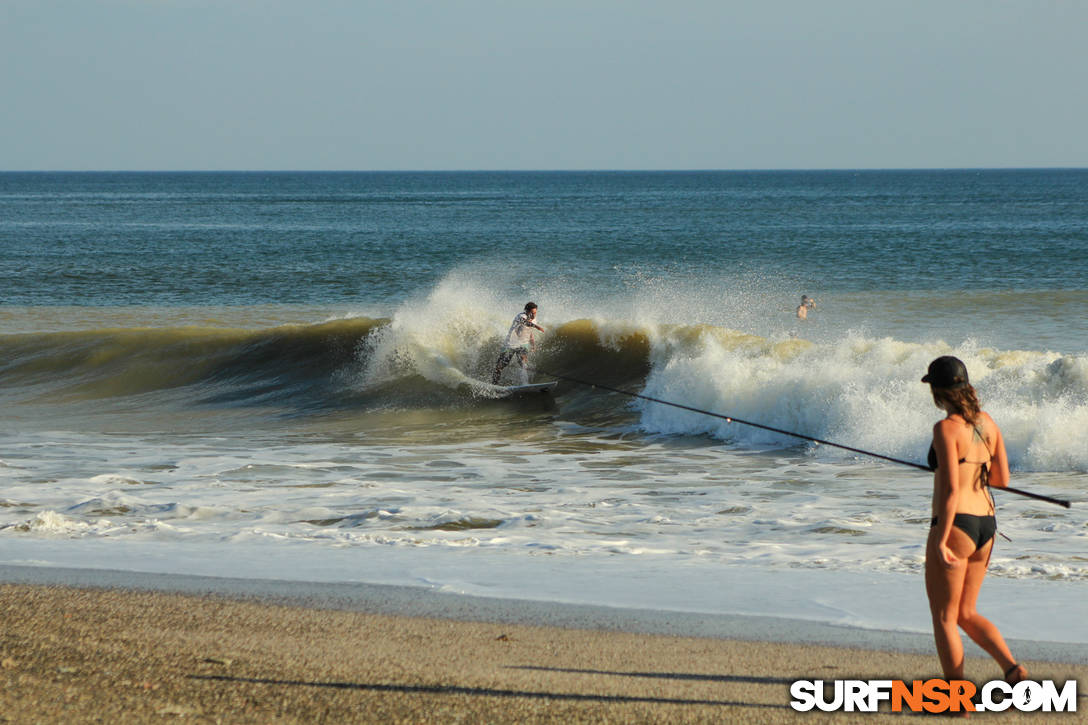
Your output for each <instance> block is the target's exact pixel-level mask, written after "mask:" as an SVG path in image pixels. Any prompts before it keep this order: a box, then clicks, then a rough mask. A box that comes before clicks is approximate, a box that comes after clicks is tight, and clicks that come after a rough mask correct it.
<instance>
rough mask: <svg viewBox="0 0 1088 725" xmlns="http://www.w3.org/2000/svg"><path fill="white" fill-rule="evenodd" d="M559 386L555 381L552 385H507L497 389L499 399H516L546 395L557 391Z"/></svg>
mask: <svg viewBox="0 0 1088 725" xmlns="http://www.w3.org/2000/svg"><path fill="white" fill-rule="evenodd" d="M558 384H559V383H557V382H556V381H554V380H553V381H552V382H550V383H533V384H532V385H507V386H505V387H502V388H497V389H496V395H497V397H499V398H516V397H521V396H525V395H541V394H545V395H546V394H548V393H550V392H552V391H553V390H555V386H556V385H558Z"/></svg>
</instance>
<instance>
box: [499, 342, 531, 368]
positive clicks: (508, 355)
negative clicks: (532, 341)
mask: <svg viewBox="0 0 1088 725" xmlns="http://www.w3.org/2000/svg"><path fill="white" fill-rule="evenodd" d="M528 354H529V348H527V347H508V348H506V349H505V350H503V351H502V354H501V355H499V362H498V367H500V368H504V367H506V366H507V365H509V364H510V361H511V360H513V359H514V356H515V355H528Z"/></svg>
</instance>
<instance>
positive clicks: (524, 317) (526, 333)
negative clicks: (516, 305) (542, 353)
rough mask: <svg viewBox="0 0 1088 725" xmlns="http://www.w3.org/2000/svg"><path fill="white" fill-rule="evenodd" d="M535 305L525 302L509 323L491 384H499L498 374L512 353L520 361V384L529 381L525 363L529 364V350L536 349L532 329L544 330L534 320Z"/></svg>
mask: <svg viewBox="0 0 1088 725" xmlns="http://www.w3.org/2000/svg"><path fill="white" fill-rule="evenodd" d="M536 310H537V306H536V303H535V302H526V303H525V309H524V310H523V311H522V312H519V313H518V314H517V315H515V317H514V322H513V324H511V325H510V332H508V333H506V343H505V344H504V346H503V351H502V353H501V354H500V355H499V359H498V361H497V362H496V363H495V372H493V373H492V374H491V384H492V385H498V384H499V376H500V375H502V371H503V368H505V367H506V366H507V365H509V364H510V361H511V360H512V359H513V358H514V355H517V356H518V359H519V361H520V363H521V375H522V378H523V380H522V384H526V383H528V382H529V373H528V371H527V370H526V365H528V364H529V351H530V350H535V349H536V340H535V339H534V338H533V330H534V329H536V330H540V331H541V332H544V328H543V327H541V326H540V325H538V324H537V322H536Z"/></svg>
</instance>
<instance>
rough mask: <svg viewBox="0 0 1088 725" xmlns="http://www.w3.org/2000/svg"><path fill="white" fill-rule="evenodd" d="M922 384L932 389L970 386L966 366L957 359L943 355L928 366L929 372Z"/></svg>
mask: <svg viewBox="0 0 1088 725" xmlns="http://www.w3.org/2000/svg"><path fill="white" fill-rule="evenodd" d="M922 382H923V383H929V384H930V385H931V386H933V387H934V388H962V387H964V386H966V385H970V384H971V381H970V379H968V377H967V366H966V365H964V364H963V361H962V360H960V359H959V358H958V357H952V356H951V355H943V356H941V357H939V358H937V359H936V360H934V361H933V362H931V363H930V364H929V370H928V371H927V372H926V374H925V377H923V378H922Z"/></svg>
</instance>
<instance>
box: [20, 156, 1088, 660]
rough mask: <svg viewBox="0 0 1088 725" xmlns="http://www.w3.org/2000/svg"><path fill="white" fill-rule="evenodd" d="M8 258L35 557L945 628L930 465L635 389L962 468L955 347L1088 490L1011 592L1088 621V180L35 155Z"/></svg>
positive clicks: (1021, 523) (993, 580) (991, 587)
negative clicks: (511, 393) (951, 413)
mask: <svg viewBox="0 0 1088 725" xmlns="http://www.w3.org/2000/svg"><path fill="white" fill-rule="evenodd" d="M0 249H2V250H3V255H2V256H0V410H2V411H3V416H2V418H0V483H2V488H0V564H7V565H29V566H37V567H76V568H83V569H114V570H126V571H133V572H137V571H139V572H150V573H156V574H168V575H169V574H175V575H186V574H193V575H201V576H214V577H237V578H247V577H251V578H265V579H271V580H281V581H293V582H316V583H318V584H320V583H348V582H370V583H379V584H398V585H408V586H418V587H426V588H428V589H431V590H438V591H444V592H458V593H465V594H471V595H481V596H499V597H507V598H513V599H525V600H534V599H535V600H542V601H557V602H570V603H586V604H596V605H605V606H610V607H618V608H647V609H656V610H663V611H676V612H705V613H711V614H715V613H718V614H761V615H768V616H772V617H783V618H793V619H804V620H811V621H819V622H824V623H830V624H834V625H841V626H843V627H852V628H870V629H886V630H895V631H911V632H926V631H928V629H929V617H928V611H927V609H926V603H925V594H924V591H923V589H922V585H921V571H922V564H923V556H924V540H925V536H926V532H927V528H928V521H929V516H930V513H929V506H930V495H931V488H932V478H931V476H930V475H929V474H927V473H925V472H923V471H918V470H915V469H912V468H910V467H907V466H902V465H898V464H896V463H892V462H889V461H886V460H882V459H876V458H872V457H868V456H864V455H859V454H855V453H850V452H847V451H843V450H841V449H837V448H834V447H831V446H827V445H820V444H816V443H812V442H808V441H805V440H801V439H797V438H792V437H789V436H783V435H780V434H778V433H775V432H771V431H767V430H765V429H761V428H755V427H749V426H745V425H741V424H737V423H731V422H728V421H726V420H723V419H722V418H718V417H712V416H707V415H702V414H699V413H696V412H692V411H689V410H683V409H679V408H675V407H671V406H668V405H662V404H658V403H652V402H649V401H646V400H644V399H639V398H635V397H632V396H629V395H625V394H624V393H622V392H616V391H629V392H634V393H639V394H642V395H645V396H650V397H654V398H658V399H662V400H666V401H670V402H675V403H678V404H681V405H685V406H689V407H694V408H699V409H704V410H708V411H712V412H715V413H718V414H720V415H724V416H732V417H735V418H737V419H742V420H746V421H753V422H758V423H760V424H763V425H767V426H771V427H774V428H779V429H783V430H787V431H795V432H798V433H801V434H804V435H807V436H812V437H816V438H820V439H824V440H828V441H834V442H838V443H842V444H844V445H848V446H852V447H856V448H860V449H863V450H866V451H872V452H875V453H879V454H882V455H886V456H891V457H894V458H899V459H903V460H907V461H913V462H923V461H924V456H925V452H926V449H927V447H928V445H929V439H930V430H931V428H932V425H933V423H935V422H936V421H937V420H938V419H939V418H940V414H939V412H938V411H937V409H936V408H935V407H934V406H933V403H932V400H931V399H930V397H929V394H928V389H927V386H925V385H923V384H921V383H920V378H921V377H922V375H923V374H924V373H925V369H926V365H927V364H928V362H929V361H930V360H931V359H932V358H934V357H936V356H938V355H942V354H954V355H957V356H959V357H960V358H962V359H963V360H964V361H965V362H966V364H967V366H968V369H969V371H970V374H971V376H972V381H973V382H974V384H975V386H976V388H977V389H978V391H979V394H980V397H981V399H982V403H983V406H984V408H985V409H986V410H987V411H989V412H990V413H991V414H992V415H993V416H994V418H995V419H996V420H997V422H998V423H999V425H1000V426H1001V427H1002V430H1003V433H1004V436H1005V439H1006V444H1007V447H1008V451H1009V456H1010V460H1011V464H1012V468H1013V482H1012V485H1014V486H1016V487H1019V488H1022V489H1026V490H1031V491H1035V492H1038V493H1042V494H1046V495H1049V496H1054V497H1058V498H1063V499H1067V500H1070V501H1072V502H1073V505H1072V508H1070V509H1064V508H1059V507H1057V506H1053V505H1050V504H1046V503H1043V502H1039V501H1033V500H1029V499H1025V498H1021V497H1017V496H1014V495H1011V494H1008V493H1002V492H998V493H997V494H996V496H995V497H996V502H997V515H998V521H999V528H1000V531H1001V533H1002V534H1003V535H1004V536H1005V537H1007V539H1008V540H1006V539H1005V538H1000V539H999V541H998V543H997V545H996V546H995V550H994V554H993V560H992V563H991V568H990V571H991V574H990V577H989V579H988V581H987V584H986V585H985V587H984V589H983V602H982V604H981V605H980V608H981V610H982V611H983V612H984V613H991V612H992V613H993V618H994V619H995V620H996V621H997V622H998V624H999V625H1000V626H1002V628H1003V631H1005V633H1006V635H1007V636H1011V637H1014V638H1017V637H1019V638H1024V639H1032V640H1039V641H1054V642H1074V643H1088V624H1086V620H1085V618H1084V616H1083V615H1084V612H1085V610H1084V604H1083V602H1084V601H1088V553H1086V552H1088V513H1086V512H1088V505H1086V504H1088V434H1086V433H1085V431H1086V430H1088V316H1086V315H1085V310H1088V170H977V171H976V170H947V171H943V170H938V171H857V172H852V171H826V172H801V171H798V172H770V171H768V172H652V173H651V172H647V173H634V172H577V173H575V172H570V173H566V172H547V173H544V172H541V173H529V172H524V173H514V172H510V173H497V172H496V173H491V172H464V173H453V172H450V173H316V172H315V173H288V172H283V173H264V172H260V173H257V172H253V173H0ZM802 294H806V295H808V296H810V297H813V298H815V307H814V309H812V310H811V312H810V313H809V315H808V319H806V320H799V319H798V318H797V317H796V315H795V314H794V311H795V309H796V307H797V305H798V303H799V301H800V297H801V295H802ZM529 300H532V301H534V302H536V303H537V304H538V305H539V318H538V319H539V322H540V323H541V324H542V325H543V326H544V327H545V333H542V334H538V340H537V343H538V345H537V349H536V351H535V352H534V354H533V356H532V360H531V364H532V366H533V370H532V377H533V380H534V381H535V382H543V381H547V380H553V379H556V378H555V377H553V376H560V378H559V379H560V382H559V385H558V387H557V388H556V390H555V394H554V395H553V396H534V397H527V398H519V399H501V398H497V397H496V395H495V393H496V391H495V390H494V389H493V388H491V387H490V386H489V385H488V384H487V380H488V378H489V376H490V371H491V369H492V367H493V366H494V362H495V359H496V357H497V355H498V353H499V351H500V349H501V344H502V341H503V339H504V338H505V334H506V331H507V328H508V327H509V325H510V321H511V319H512V318H513V316H514V315H515V314H516V313H517V312H519V311H520V310H521V309H522V307H523V305H524V304H525V303H526V302H527V301H529ZM507 376H508V377H507V378H506V382H509V381H511V380H512V378H513V368H511V369H510V370H509V371H508V372H507ZM571 379H577V380H579V381H585V382H587V383H595V384H596V385H597V387H594V386H592V385H585V384H582V383H575V382H571ZM991 591H992V592H995V593H1000V596H992V597H991V598H989V599H987V592H991ZM987 606H989V608H987ZM1043 609H1045V610H1046V611H1047V612H1048V615H1047V617H1046V618H1044V619H1045V621H1040V618H1039V617H1038V613H1039V612H1040V611H1042V610H1043Z"/></svg>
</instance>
